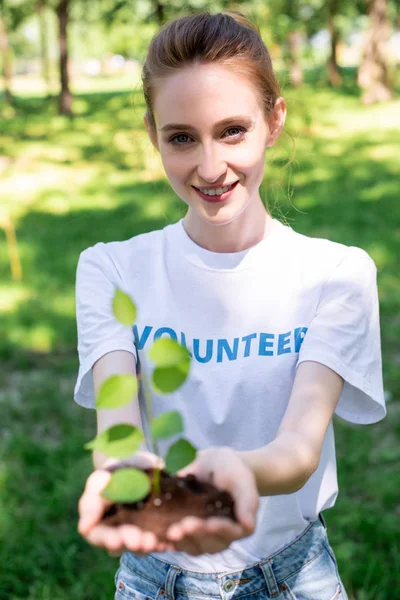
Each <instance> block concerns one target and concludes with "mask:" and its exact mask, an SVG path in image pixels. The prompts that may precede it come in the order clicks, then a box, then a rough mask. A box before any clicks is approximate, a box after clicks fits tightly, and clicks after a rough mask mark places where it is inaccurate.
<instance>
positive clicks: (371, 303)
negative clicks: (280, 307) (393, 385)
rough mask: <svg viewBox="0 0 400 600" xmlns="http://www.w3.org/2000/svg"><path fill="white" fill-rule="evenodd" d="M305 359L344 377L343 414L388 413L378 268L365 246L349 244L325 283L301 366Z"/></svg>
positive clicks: (361, 420)
mask: <svg viewBox="0 0 400 600" xmlns="http://www.w3.org/2000/svg"><path fill="white" fill-rule="evenodd" d="M306 360H312V361H315V362H319V363H321V364H323V365H326V366H327V367H329V368H330V369H332V370H333V371H335V372H336V373H337V374H338V375H340V376H341V377H342V378H343V379H344V386H343V390H342V394H341V396H340V399H339V402H338V405H337V407H336V410H335V414H337V415H339V417H341V418H342V419H345V420H346V421H350V422H352V423H358V424H369V423H376V422H378V421H380V420H382V419H383V418H384V417H385V416H386V406H385V396H384V388H383V376H382V354H381V335H380V323H379V300H378V288H377V268H376V265H375V262H374V261H373V260H372V258H371V257H370V256H369V254H368V253H367V252H365V251H364V250H362V249H361V248H357V247H354V246H349V247H348V248H347V251H346V253H345V256H344V257H343V259H342V260H341V262H340V263H339V264H338V265H337V266H336V267H335V268H334V270H333V272H332V274H331V275H330V277H329V278H328V280H327V281H326V282H325V284H324V285H323V288H322V292H321V297H320V300H319V303H318V307H317V310H316V314H315V316H314V318H313V319H312V321H311V323H310V326H309V327H308V330H307V332H306V334H305V336H304V339H303V343H302V345H301V348H300V352H299V359H298V363H297V367H298V365H299V364H300V363H302V362H304V361H306Z"/></svg>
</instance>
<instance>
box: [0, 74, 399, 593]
mask: <svg viewBox="0 0 400 600" xmlns="http://www.w3.org/2000/svg"><path fill="white" fill-rule="evenodd" d="M350 75H351V73H350V74H349V73H347V74H346V78H347V79H346V84H345V86H344V87H343V88H342V89H341V90H331V89H327V88H324V87H323V86H322V85H321V83H320V82H319V79H318V77H317V76H316V79H315V81H313V80H312V74H311V73H309V74H308V75H307V76H308V78H309V79H310V80H309V83H307V84H306V85H304V87H303V88H302V89H300V90H292V89H290V88H288V89H285V90H284V93H285V95H286V96H287V98H288V121H287V130H288V131H289V132H290V133H291V134H292V136H293V137H294V138H295V141H296V152H295V155H294V160H293V162H292V163H291V164H290V165H289V166H287V163H288V161H289V159H290V158H291V156H292V142H291V140H290V138H289V137H288V136H286V135H282V136H281V138H280V140H279V142H278V144H277V146H276V147H275V148H272V149H270V150H269V151H268V153H267V155H266V158H267V167H266V172H265V180H264V183H263V186H262V192H263V197H264V198H267V199H268V202H269V204H270V207H271V208H272V210H273V214H274V216H277V217H278V218H281V220H284V221H285V220H287V221H288V222H289V224H290V225H291V226H292V227H293V228H294V229H295V230H296V231H299V232H300V233H304V234H306V235H311V236H313V237H326V238H328V239H331V240H333V241H337V242H339V243H344V244H347V245H353V246H358V247H361V248H364V249H365V250H366V251H367V252H368V253H369V254H370V255H371V257H372V258H373V259H374V260H375V262H376V265H377V267H378V285H379V300H380V311H381V334H382V352H383V365H384V383H385V391H386V394H387V397H388V398H389V399H391V400H390V402H388V417H387V419H385V420H384V421H382V422H381V423H378V424H376V425H374V426H369V427H360V426H355V425H352V424H349V423H346V422H344V421H342V420H341V419H339V418H335V420H334V422H335V437H336V447H337V457H338V476H339V488H340V494H339V497H338V500H337V502H336V505H335V508H334V509H333V510H331V511H327V512H326V513H325V517H326V520H327V523H328V533H329V539H330V542H331V544H332V546H333V548H334V550H335V553H336V556H337V558H338V562H339V568H340V572H341V577H342V579H343V581H344V583H345V586H346V589H347V591H348V593H349V598H350V600H387V598H391V597H392V595H393V590H395V589H398V588H399V587H400V582H399V579H398V573H399V567H400V552H399V547H398V543H397V542H396V539H398V537H399V535H400V528H399V511H398V499H397V498H396V490H398V489H399V484H400V481H399V475H398V469H397V464H398V461H399V454H398V448H399V447H400V444H399V437H400V414H399V413H400V411H399V409H398V407H399V405H400V403H399V398H400V374H399V351H398V348H399V339H400V318H399V315H400V278H399V270H398V257H399V256H400V204H399V201H398V190H397V187H398V150H397V148H398V147H399V142H400V139H399V138H400V135H399V131H400V104H399V101H398V100H395V101H393V102H391V103H388V104H386V105H384V106H374V107H363V106H361V105H360V103H359V93H358V90H357V89H356V88H355V86H354V79H351V77H353V76H352V75H351V77H350ZM97 83H98V84H99V85H100V83H103V84H104V85H108V84H109V83H110V82H108V81H107V82H106V81H103V82H97ZM97 83H96V85H97ZM114 84H115V82H114ZM124 85H125V86H126V87H125V88H123V86H124ZM16 89H19V88H18V87H17V88H16ZM121 89H124V90H125V91H122V92H121ZM22 96H23V97H22ZM74 109H75V111H76V117H75V118H74V119H72V120H70V119H68V118H65V117H60V116H58V115H57V114H56V107H55V101H54V100H53V101H52V102H50V103H49V102H47V101H46V100H44V99H43V98H41V97H40V90H39V88H37V89H36V88H35V92H33V91H32V93H31V91H30V90H25V92H24V94H23V95H22V94H21V96H19V97H18V98H17V108H16V110H17V117H16V118H13V119H8V120H7V119H5V120H4V121H3V122H2V132H1V134H0V218H1V215H2V214H3V215H4V213H5V212H7V214H10V215H11V216H12V217H13V219H14V223H15V227H16V232H17V238H18V247H19V252H20V255H21V262H22V267H23V278H22V281H21V282H18V281H13V280H12V277H11V271H10V264H9V255H8V246H7V243H6V237H5V234H4V231H3V229H1V228H0V360H1V364H2V366H3V369H0V406H1V407H2V432H3V431H4V432H5V435H4V436H3V435H2V438H1V441H0V456H1V460H0V492H1V493H0V538H1V544H0V581H1V584H0V600H2V597H4V598H7V599H8V598H12V599H13V600H22V598H24V600H25V599H28V600H50V599H51V600H53V599H54V598H57V600H67V599H68V600H69V599H70V598H76V599H77V600H78V599H80V600H92V599H93V598H99V599H101V600H103V599H104V600H108V598H111V597H112V593H113V585H114V582H113V576H114V573H115V570H116V568H117V565H118V561H117V559H111V558H110V557H108V555H107V554H106V553H105V552H103V551H101V550H99V549H96V548H92V547H90V546H89V545H88V544H86V543H85V542H84V541H83V540H82V538H80V536H79V535H78V534H77V532H76V523H77V500H78V498H79V496H80V494H81V492H82V487H83V485H84V481H85V478H86V476H87V475H88V474H89V472H90V471H91V469H92V465H91V460H90V456H89V455H88V454H87V453H85V452H84V450H83V444H84V443H85V442H86V441H88V440H89V439H92V438H93V437H94V435H95V419H94V414H93V412H92V411H85V410H83V409H81V408H79V407H77V406H76V405H75V404H74V403H73V400H72V393H73V386H74V384H75V378H76V374H77V366H78V365H77V351H76V344H77V340H76V323H75V295H74V284H75V273H76V265H77V261H78V257H79V253H80V252H81V251H82V250H83V249H85V248H87V247H88V246H91V245H93V244H95V243H97V242H98V241H103V242H108V241H114V240H123V239H128V238H130V237H132V236H133V235H137V234H139V233H142V232H146V231H151V230H153V229H158V228H162V227H164V226H165V225H166V224H168V223H171V222H174V221H176V220H177V219H178V218H180V217H181V216H182V215H183V214H184V212H185V205H184V203H183V202H182V201H181V200H180V199H179V198H178V197H177V196H176V194H175V193H174V192H173V190H172V189H171V187H170V186H169V184H168V182H167V180H166V178H165V174H164V172H163V168H162V164H161V160H160V158H159V156H158V154H157V153H156V151H155V150H154V149H153V147H152V145H151V143H150V141H149V139H148V137H147V133H146V131H145V128H144V124H143V112H144V105H143V99H142V97H141V94H140V93H133V92H132V86H131V84H130V83H128V84H127V81H126V80H125V81H122V80H121V81H120V83H119V84H118V86H117V85H116V84H115V87H114V88H113V89H111V88H110V91H109V92H106V91H105V88H104V87H103V90H102V92H101V93H97V92H96V89H95V87H93V88H91V89H90V93H89V91H88V92H87V93H80V94H79V95H77V96H76V98H75V100H74ZM2 211H3V212H2ZM3 457H4V458H3ZM15 523H18V527H15ZM21 548H23V552H21ZM4 565H5V566H4ZM3 590H4V592H3ZM3 593H4V596H2V594H3Z"/></svg>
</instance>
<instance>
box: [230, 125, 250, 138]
mask: <svg viewBox="0 0 400 600" xmlns="http://www.w3.org/2000/svg"><path fill="white" fill-rule="evenodd" d="M232 129H236V130H237V131H239V133H236V134H235V135H230V136H229V137H233V138H239V137H242V135H244V134H245V133H246V129H245V128H244V127H229V129H227V131H232Z"/></svg>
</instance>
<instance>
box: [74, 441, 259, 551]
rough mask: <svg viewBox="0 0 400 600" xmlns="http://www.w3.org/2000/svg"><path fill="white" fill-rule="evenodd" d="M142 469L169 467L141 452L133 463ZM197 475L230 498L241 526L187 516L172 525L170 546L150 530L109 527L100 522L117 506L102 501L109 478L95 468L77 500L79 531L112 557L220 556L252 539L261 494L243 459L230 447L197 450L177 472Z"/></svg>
mask: <svg viewBox="0 0 400 600" xmlns="http://www.w3.org/2000/svg"><path fill="white" fill-rule="evenodd" d="M129 463H130V464H131V465H132V466H136V467H138V468H142V469H146V468H155V467H157V468H161V469H163V468H165V463H164V461H163V459H162V458H160V457H158V456H156V455H155V454H153V453H151V452H146V451H141V452H138V453H137V454H136V455H135V456H134V457H133V458H132V459H130V460H129ZM189 474H192V475H195V476H196V477H197V479H199V481H203V482H207V483H212V484H213V485H214V486H215V487H217V488H218V489H220V490H221V491H222V490H224V491H227V492H229V493H230V494H231V496H232V497H233V500H234V504H235V516H236V519H237V522H234V521H232V519H229V518H227V517H209V518H207V519H202V518H198V517H194V516H187V517H184V518H183V519H182V520H181V521H178V522H176V523H173V524H172V525H170V527H169V528H168V530H167V532H166V538H167V542H165V541H160V540H159V539H158V538H157V536H156V535H155V534H154V533H153V532H151V531H143V530H141V529H140V528H139V527H137V526H135V525H128V524H126V525H119V526H108V525H106V524H104V523H102V522H101V521H102V517H103V515H104V512H105V510H106V508H108V507H109V506H110V505H111V504H113V502H111V501H110V500H107V499H106V498H103V497H102V496H101V492H102V490H103V489H104V488H105V487H106V485H107V484H108V482H109V480H110V478H111V473H110V472H108V471H106V470H104V469H97V470H95V471H94V472H93V473H91V475H89V477H88V479H87V481H86V485H85V489H84V492H83V494H82V496H81V497H80V499H79V503H78V511H79V523H78V532H79V533H80V534H81V535H82V536H83V537H85V539H86V540H87V541H88V542H89V543H90V544H92V545H94V546H99V547H104V548H106V549H107V550H108V553H109V554H110V556H114V557H116V556H120V555H121V554H122V553H123V552H126V551H130V552H134V553H135V554H139V555H140V554H146V553H150V552H164V551H166V550H175V551H181V552H186V553H188V554H191V555H194V556H198V555H201V554H205V553H209V554H214V553H216V552H222V551H223V550H226V549H227V548H228V547H229V546H230V544H231V543H232V542H233V541H234V540H237V539H240V538H244V537H248V536H249V535H251V534H252V533H253V532H254V530H255V526H256V517H257V510H258V506H259V494H258V490H257V485H256V480H255V476H254V473H253V472H252V470H251V469H250V467H249V466H248V465H247V464H246V463H245V461H244V460H243V459H242V458H241V457H240V456H239V454H238V453H237V452H236V451H235V450H233V449H232V448H230V447H227V446H223V447H212V448H207V449H205V450H199V451H198V452H197V456H196V458H195V460H194V461H193V462H192V463H190V464H189V465H188V466H187V467H185V468H184V469H181V470H180V471H178V472H177V473H176V475H177V476H178V477H185V476H186V475H189Z"/></svg>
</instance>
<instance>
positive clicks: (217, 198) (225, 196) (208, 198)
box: [192, 181, 239, 203]
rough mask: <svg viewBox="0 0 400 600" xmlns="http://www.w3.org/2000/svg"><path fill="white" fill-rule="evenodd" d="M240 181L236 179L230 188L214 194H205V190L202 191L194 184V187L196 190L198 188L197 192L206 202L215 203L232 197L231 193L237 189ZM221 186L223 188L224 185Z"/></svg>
mask: <svg viewBox="0 0 400 600" xmlns="http://www.w3.org/2000/svg"><path fill="white" fill-rule="evenodd" d="M238 183H239V181H236V182H235V183H233V184H232V185H231V186H230V187H229V189H228V190H227V191H226V192H224V191H223V192H222V194H215V195H213V196H211V195H210V194H205V193H204V192H201V191H200V190H199V189H198V188H196V187H194V185H193V186H192V187H193V189H194V190H196V192H197V193H198V195H199V196H200V198H202V199H203V200H205V201H206V202H214V203H215V202H224V201H225V200H227V199H228V198H229V197H230V195H231V194H232V192H233V190H234V189H235V187H236V186H237V184H238ZM221 187H222V188H223V187H224V186H221ZM225 187H226V186H225Z"/></svg>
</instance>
